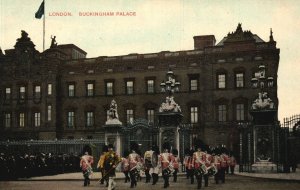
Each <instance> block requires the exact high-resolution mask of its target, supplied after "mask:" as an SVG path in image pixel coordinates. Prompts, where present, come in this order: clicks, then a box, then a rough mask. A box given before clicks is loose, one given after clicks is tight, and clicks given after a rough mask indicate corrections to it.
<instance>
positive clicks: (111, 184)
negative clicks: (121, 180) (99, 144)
mask: <svg viewBox="0 0 300 190" xmlns="http://www.w3.org/2000/svg"><path fill="white" fill-rule="evenodd" d="M113 148H114V147H113V145H112V144H109V145H108V152H107V153H105V156H104V170H105V174H104V176H103V177H104V178H105V177H107V176H108V177H109V180H108V190H114V189H115V187H116V182H115V180H114V178H115V176H116V167H117V165H118V164H119V163H120V161H121V159H120V157H119V155H117V154H116V152H115V151H114V150H113ZM103 177H102V178H103Z"/></svg>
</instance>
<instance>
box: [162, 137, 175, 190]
mask: <svg viewBox="0 0 300 190" xmlns="http://www.w3.org/2000/svg"><path fill="white" fill-rule="evenodd" d="M163 149H164V152H163V153H161V154H160V162H161V168H162V177H163V179H164V188H167V187H169V186H170V183H169V177H170V174H171V173H173V172H174V171H173V170H174V168H173V163H172V162H173V159H174V158H173V155H172V154H171V153H169V150H170V145H169V144H168V143H165V144H164V145H163Z"/></svg>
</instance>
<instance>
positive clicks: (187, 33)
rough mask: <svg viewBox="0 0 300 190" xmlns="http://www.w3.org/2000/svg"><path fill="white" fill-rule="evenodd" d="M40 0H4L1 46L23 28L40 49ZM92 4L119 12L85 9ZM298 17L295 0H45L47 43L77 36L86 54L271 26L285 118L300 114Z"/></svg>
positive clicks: (154, 47) (185, 46)
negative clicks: (108, 14)
mask: <svg viewBox="0 0 300 190" xmlns="http://www.w3.org/2000/svg"><path fill="white" fill-rule="evenodd" d="M41 2H42V0H26V1H24V0H9V1H8V0H0V47H1V49H2V50H5V49H12V48H13V46H14V45H15V43H16V39H17V38H20V36H21V30H25V31H26V32H27V33H28V34H29V37H30V38H31V40H32V41H33V43H34V44H35V45H36V49H37V50H38V51H40V52H42V51H43V19H36V18H35V17H34V15H35V12H36V11H37V10H38V8H39V6H40V4H41ZM89 12H98V13H99V12H101V13H104V12H106V13H107V12H110V13H113V14H114V15H113V16H80V14H81V13H89ZM117 12H119V14H120V13H123V12H124V13H127V12H131V13H132V14H135V15H134V16H119V15H117V14H118V13H117ZM57 13H63V14H67V15H71V16H55V15H57ZM299 18H300V1H298V0H264V1H262V0H240V1H236V0H110V1H108V0H45V49H47V48H49V47H50V44H51V36H56V41H57V43H58V44H70V43H73V44H75V45H77V46H78V47H80V48H81V49H83V50H84V51H86V52H87V57H88V58H91V57H98V56H113V55H127V54H130V53H156V52H160V51H180V50H191V49H193V48H194V43H193V36H197V35H215V37H216V40H217V43H218V42H219V41H220V40H221V39H222V38H223V37H225V36H226V35H227V34H228V32H232V31H235V29H236V27H237V25H238V23H242V28H243V30H251V32H252V33H254V34H257V35H258V36H260V37H261V38H262V39H263V40H264V41H268V40H269V35H270V28H272V30H273V36H274V40H275V41H277V48H279V49H280V61H279V70H278V97H279V113H278V116H279V120H280V121H281V122H282V121H283V118H285V117H290V116H292V115H296V114H300V98H298V95H299V94H300V85H299V81H300V80H299V73H300V53H299V50H300V40H299V39H300V38H299V31H300V19H299Z"/></svg>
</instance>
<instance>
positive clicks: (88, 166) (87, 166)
mask: <svg viewBox="0 0 300 190" xmlns="http://www.w3.org/2000/svg"><path fill="white" fill-rule="evenodd" d="M93 162H94V159H93V156H90V155H89V153H88V152H85V153H84V155H83V156H82V157H81V160H80V167H81V169H82V173H83V177H84V183H83V186H88V185H90V178H89V177H90V175H91V174H92V172H93V170H92V164H93Z"/></svg>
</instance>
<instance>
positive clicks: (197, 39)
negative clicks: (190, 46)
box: [194, 35, 216, 49]
mask: <svg viewBox="0 0 300 190" xmlns="http://www.w3.org/2000/svg"><path fill="white" fill-rule="evenodd" d="M215 44H216V38H215V36H214V35H204V36H194V49H204V48H205V47H208V46H215Z"/></svg>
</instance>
